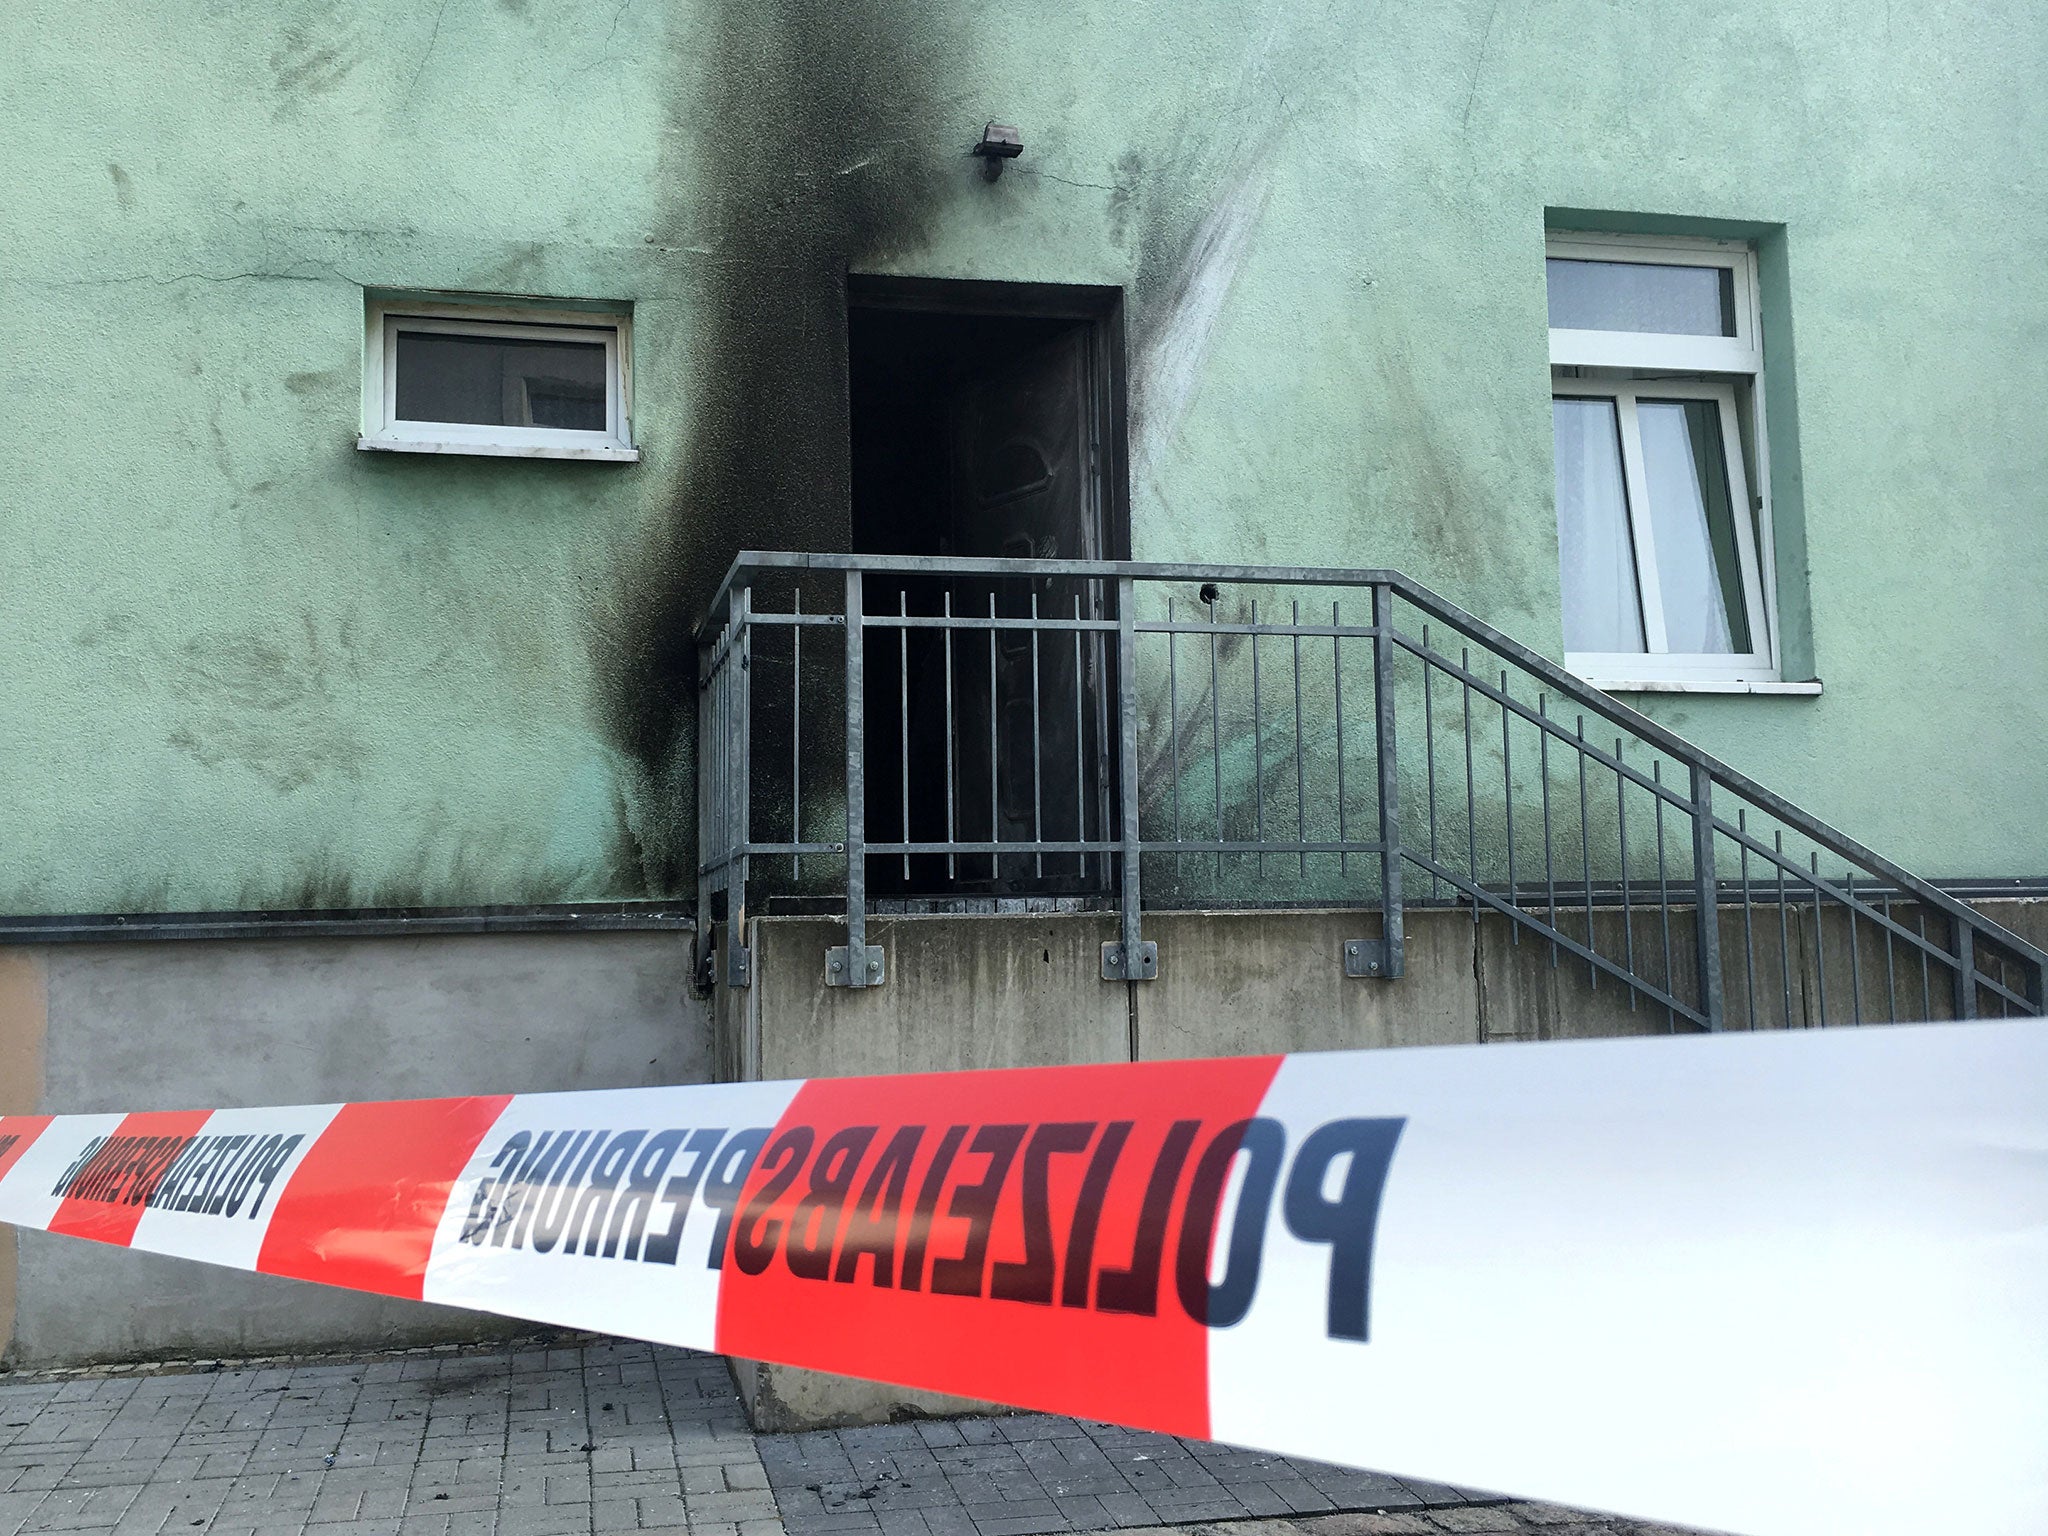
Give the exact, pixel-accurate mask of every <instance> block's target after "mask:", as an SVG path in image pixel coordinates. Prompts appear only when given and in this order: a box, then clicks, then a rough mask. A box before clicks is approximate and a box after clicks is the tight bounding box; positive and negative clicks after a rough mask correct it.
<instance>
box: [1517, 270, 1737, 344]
mask: <svg viewBox="0 0 2048 1536" xmlns="http://www.w3.org/2000/svg"><path fill="white" fill-rule="evenodd" d="M1544 267H1545V271H1546V274H1547V276H1548V279H1549V283H1550V323H1551V325H1552V326H1553V327H1555V328H1557V329H1559V330H1571V331H1655V332H1659V333H1661V334H1663V335H1667V336H1733V335H1734V334H1735V274H1734V273H1733V272H1731V271H1730V270H1729V269H1728V268H1726V267H1671V266H1665V265H1663V264H1661V263H1652V262H1640V261H1570V260H1560V259H1559V258H1557V257H1555V256H1553V257H1551V258H1550V260H1549V261H1547V262H1545V263H1544Z"/></svg>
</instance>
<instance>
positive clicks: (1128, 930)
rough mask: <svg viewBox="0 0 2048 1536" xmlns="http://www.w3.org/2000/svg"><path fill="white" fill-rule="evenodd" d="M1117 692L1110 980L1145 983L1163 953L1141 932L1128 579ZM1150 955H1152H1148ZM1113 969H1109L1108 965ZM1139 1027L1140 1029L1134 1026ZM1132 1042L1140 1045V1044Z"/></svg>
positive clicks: (1133, 620)
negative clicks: (1117, 808)
mask: <svg viewBox="0 0 2048 1536" xmlns="http://www.w3.org/2000/svg"><path fill="white" fill-rule="evenodd" d="M1116 623H1117V637H1116V689H1117V762H1118V766H1119V769H1120V772H1119V774H1118V795H1117V798H1118V800H1119V801H1121V802H1122V806H1121V808H1122V811H1123V891H1122V901H1121V904H1120V906H1121V910H1120V913H1119V917H1120V922H1119V925H1118V943H1117V950H1118V964H1117V966H1116V971H1117V975H1116V976H1115V977H1110V976H1107V975H1106V976H1105V977H1104V979H1105V980H1118V979H1120V980H1123V981H1145V980H1150V979H1151V978H1152V977H1154V976H1156V975H1158V974H1159V967H1158V965H1157V963H1156V958H1157V952H1156V950H1151V949H1150V946H1148V945H1147V944H1146V943H1145V942H1144V940H1143V938H1142V936H1141V935H1140V932H1139V908H1140V906H1141V905H1142V898H1141V896H1140V893H1139V889H1138V875H1139V870H1140V866H1141V865H1142V864H1143V862H1144V856H1143V855H1142V854H1141V853H1140V852H1139V843H1138V689H1137V681H1136V679H1137V671H1138V599H1137V589H1136V587H1135V586H1134V584H1133V583H1132V580H1131V578H1130V577H1128V576H1119V577H1118V578H1117V580H1116ZM1148 951H1149V953H1148ZM1104 969H1105V971H1107V969H1108V967H1104ZM1133 1027H1134V1028H1135V1025H1134V1026H1133ZM1132 1043H1133V1044H1134V1045H1135V1044H1136V1040H1135V1038H1134V1039H1133V1041H1132Z"/></svg>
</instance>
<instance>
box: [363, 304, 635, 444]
mask: <svg viewBox="0 0 2048 1536" xmlns="http://www.w3.org/2000/svg"><path fill="white" fill-rule="evenodd" d="M631 325H632V322H631V320H630V319H629V318H628V317H627V316H625V315H616V314H604V313H592V312H586V311H578V310H546V309H521V308H511V307H504V308H501V307H494V306H488V305H482V304H446V303H408V302H403V301H397V300H391V301H378V302H373V303H372V304H370V305H369V306H368V318H367V322H366V325H365V330H364V338H363V430H362V435H361V436H360V437H358V438H357V439H356V447H358V448H360V449H363V450H366V451H373V452H385V453H454V454H477V455H482V456H485V457H489V458H524V459H594V460H600V461H605V462H611V463H634V462H637V461H638V460H639V457H640V450H639V449H638V448H636V447H634V446H633V435H632V416H633V409H632V407H633V369H632V336H631ZM403 331H424V332H438V333H440V334H442V335H456V336H490V337H502V338H505V339H508V340H524V341H574V342H583V343H586V344H588V343H593V342H595V343H601V344H602V345H603V347H604V355H605V429H604V430H603V431H602V432H579V431H571V430H569V429H567V428H562V427H506V426H480V425H477V424H474V423H470V422H456V421H408V420H406V419H404V418H403V417H401V416H399V415H398V345H397V341H398V336H399V334H400V333H401V332H403Z"/></svg>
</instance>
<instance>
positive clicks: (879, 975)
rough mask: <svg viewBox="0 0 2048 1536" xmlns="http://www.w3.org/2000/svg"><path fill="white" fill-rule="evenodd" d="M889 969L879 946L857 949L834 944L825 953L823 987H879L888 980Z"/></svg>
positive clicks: (869, 945) (866, 946)
mask: <svg viewBox="0 0 2048 1536" xmlns="http://www.w3.org/2000/svg"><path fill="white" fill-rule="evenodd" d="M888 975H889V967H888V965H887V963H886V962H885V961H884V959H883V956H882V946H881V945H879V944H863V945H861V946H859V947H858V948H857V949H856V948H852V947H851V946H848V945H845V944H834V945H833V946H832V947H831V948H830V949H828V950H826V951H825V985H826V986H828V987H879V986H880V985H881V984H882V983H883V982H884V981H886V980H887V979H888Z"/></svg>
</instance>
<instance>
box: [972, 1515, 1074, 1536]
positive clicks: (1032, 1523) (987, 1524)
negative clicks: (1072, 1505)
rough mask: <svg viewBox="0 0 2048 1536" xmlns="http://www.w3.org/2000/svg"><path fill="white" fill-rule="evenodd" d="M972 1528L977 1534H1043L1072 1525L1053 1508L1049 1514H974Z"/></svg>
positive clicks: (1020, 1535) (1000, 1535) (1039, 1535)
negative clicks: (992, 1515)
mask: <svg viewBox="0 0 2048 1536" xmlns="http://www.w3.org/2000/svg"><path fill="white" fill-rule="evenodd" d="M974 1529H975V1530H976V1531H977V1532H978V1533H979V1536H1045V1533H1047V1532H1051V1531H1067V1530H1072V1529H1073V1527H1072V1526H1070V1525H1068V1524H1067V1522H1066V1521H1065V1520H1064V1519H1062V1518H1061V1516H1060V1515H1059V1513H1058V1511H1057V1510H1055V1511H1054V1512H1053V1513H1052V1514H1051V1515H1049V1516H1048V1515H998V1516H994V1517H992V1518H988V1519H983V1518H981V1517H980V1516H976V1518H975V1521H974Z"/></svg>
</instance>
